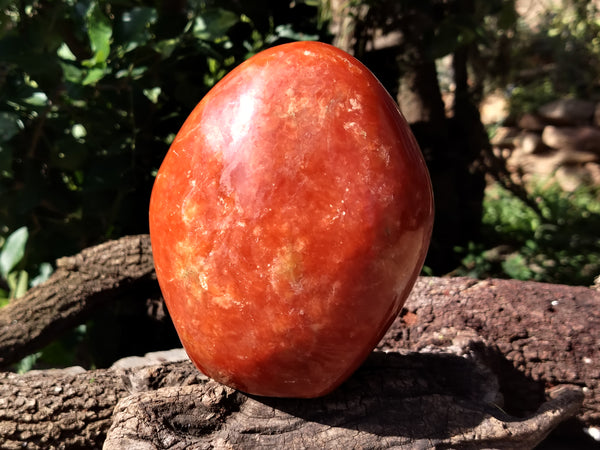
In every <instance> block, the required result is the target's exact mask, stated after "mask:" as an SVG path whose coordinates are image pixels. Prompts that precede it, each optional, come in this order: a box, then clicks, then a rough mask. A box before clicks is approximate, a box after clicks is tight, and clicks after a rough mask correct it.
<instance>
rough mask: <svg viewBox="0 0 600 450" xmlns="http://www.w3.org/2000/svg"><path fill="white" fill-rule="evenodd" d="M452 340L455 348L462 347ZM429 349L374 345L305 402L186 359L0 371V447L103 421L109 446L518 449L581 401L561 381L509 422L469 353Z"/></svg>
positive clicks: (37, 444) (84, 430)
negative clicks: (243, 386)
mask: <svg viewBox="0 0 600 450" xmlns="http://www.w3.org/2000/svg"><path fill="white" fill-rule="evenodd" d="M462 345H465V347H464V348H463V347H461V346H462ZM452 346H453V347H454V350H456V349H460V350H459V353H461V354H463V355H464V354H467V353H470V350H469V348H470V347H472V342H471V341H470V340H469V339H459V340H457V341H456V342H453V344H452ZM436 350H437V353H428V352H423V353H414V352H408V353H401V352H391V353H383V352H375V353H373V354H372V355H371V357H370V358H369V359H368V360H367V362H366V363H365V364H364V365H363V366H362V367H361V368H360V369H359V370H358V371H357V372H356V374H355V375H353V376H352V377H351V378H350V379H349V380H348V381H347V382H346V383H344V384H343V385H342V387H341V388H339V389H338V390H336V391H335V392H334V393H332V394H330V395H329V396H326V397H323V398H320V399H314V400H295V399H273V398H261V397H252V396H247V395H245V394H242V393H240V392H237V391H234V390H232V389H229V388H226V387H223V386H221V385H219V384H218V383H216V382H213V381H208V382H207V380H208V379H207V378H206V377H205V376H203V375H202V374H201V373H200V372H199V371H197V370H196V369H195V368H194V367H193V366H192V364H191V363H190V362H189V361H183V362H178V363H166V364H162V365H159V366H145V367H141V368H134V369H120V368H112V369H102V370H95V371H83V370H82V369H80V370H74V369H70V370H68V371H60V370H59V371H39V372H32V373H29V374H25V375H16V374H11V373H3V374H0V448H3V449H4V448H5V449H17V448H23V447H26V448H29V449H53V448H100V446H101V445H102V443H103V442H104V438H105V436H106V433H107V430H108V428H109V427H111V429H110V431H108V437H107V439H106V441H105V442H104V448H105V449H108V450H110V449H115V448H119V449H132V448H255V447H256V446H257V445H260V446H262V447H267V448H268V447H271V448H355V447H356V446H357V445H358V446H362V447H363V448H388V447H390V446H395V447H396V448H431V447H432V446H433V445H440V446H450V447H452V448H481V447H482V446H483V447H486V448H520V449H527V448H533V447H534V446H535V445H536V444H537V443H539V442H540V441H541V440H542V439H543V438H544V437H545V436H546V435H547V434H548V433H549V432H550V431H551V430H552V429H553V428H554V427H555V426H556V425H557V424H558V423H559V422H561V421H563V420H565V419H567V418H569V417H572V416H574V415H575V414H576V413H577V411H578V410H579V408H580V406H581V401H582V395H581V392H580V391H579V389H578V388H575V387H570V386H563V387H561V388H557V389H556V390H555V391H553V392H551V393H549V400H548V402H546V403H544V404H543V405H542V406H541V407H540V408H539V410H538V411H536V412H535V413H533V414H532V415H531V416H529V417H527V418H524V419H519V420H516V418H514V417H511V416H509V415H508V414H506V413H505V412H504V411H503V410H502V409H501V407H500V405H501V402H502V398H501V396H500V395H499V391H498V382H497V379H496V377H495V375H494V374H493V373H492V372H491V371H490V370H489V369H488V368H487V367H485V366H484V365H483V364H481V361H479V360H478V359H477V356H472V357H468V358H465V357H464V356H459V355H457V354H453V353H445V352H444V350H443V349H441V348H436ZM473 355H476V354H475V353H473ZM119 399H120V402H119V403H118V405H117V408H116V410H115V413H114V415H113V409H114V407H115V404H116V403H117V401H118V400H119ZM111 424H112V426H111Z"/></svg>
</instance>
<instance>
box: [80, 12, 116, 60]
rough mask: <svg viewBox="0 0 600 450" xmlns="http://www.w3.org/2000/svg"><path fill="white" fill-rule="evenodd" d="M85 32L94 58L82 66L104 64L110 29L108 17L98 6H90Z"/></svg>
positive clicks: (108, 48)
mask: <svg viewBox="0 0 600 450" xmlns="http://www.w3.org/2000/svg"><path fill="white" fill-rule="evenodd" d="M86 22H87V31H88V37H89V39H90V46H91V47H92V51H93V52H94V57H93V58H91V59H89V60H87V61H84V62H83V64H84V65H87V66H88V67H93V66H95V65H98V64H102V63H104V62H106V60H107V59H108V55H109V53H110V39H111V37H112V27H111V23H110V20H109V19H108V17H106V16H105V15H104V13H103V12H102V11H101V10H100V6H98V5H97V4H92V6H91V7H90V9H89V10H88V12H87V14H86Z"/></svg>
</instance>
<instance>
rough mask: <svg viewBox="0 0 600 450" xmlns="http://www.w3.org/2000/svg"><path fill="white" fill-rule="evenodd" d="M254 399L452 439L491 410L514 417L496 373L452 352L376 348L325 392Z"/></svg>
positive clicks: (300, 412)
mask: <svg viewBox="0 0 600 450" xmlns="http://www.w3.org/2000/svg"><path fill="white" fill-rule="evenodd" d="M251 398H252V399H254V400H255V401H257V402H260V403H263V404H264V405H267V406H269V407H271V408H273V409H276V410H279V411H282V412H284V413H286V414H289V415H291V416H294V417H298V418H301V419H302V420H305V421H308V422H318V423H321V424H323V425H326V426H328V427H336V428H337V427H342V428H346V429H351V430H356V431H359V432H365V433H369V434H375V435H379V436H405V437H407V438H409V439H421V438H439V439H444V438H448V437H450V436H454V435H455V434H457V433H461V432H463V431H464V430H465V429H472V428H475V427H477V425H479V424H480V423H481V421H482V420H483V419H484V417H486V416H490V415H492V416H495V417H498V418H499V419H500V420H503V421H504V420H510V419H511V417H510V416H508V415H507V414H506V413H504V412H503V410H502V409H501V408H500V403H501V397H499V386H498V383H497V380H496V377H495V376H494V375H493V373H491V372H490V371H489V370H487V368H485V367H484V366H482V365H480V364H478V363H476V362H475V361H474V360H472V359H469V358H464V357H461V356H457V355H454V354H450V353H407V354H402V353H395V352H394V353H384V352H373V353H372V354H371V355H370V356H369V358H368V359H367V360H366V361H365V363H364V364H363V365H362V366H361V367H360V368H359V369H358V370H357V371H356V373H355V374H354V375H353V376H352V377H350V379H348V380H347V381H346V382H345V383H344V384H343V385H342V386H340V387H339V388H338V389H336V390H335V391H334V392H332V393H331V394H329V395H327V396H324V397H321V398H317V399H309V400H304V399H281V398H266V397H257V396H251Z"/></svg>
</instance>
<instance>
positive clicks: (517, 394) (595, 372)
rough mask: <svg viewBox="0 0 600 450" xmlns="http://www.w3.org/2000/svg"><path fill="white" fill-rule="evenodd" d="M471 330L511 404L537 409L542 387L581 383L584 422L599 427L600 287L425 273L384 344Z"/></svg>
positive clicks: (431, 341) (427, 340)
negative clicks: (428, 274)
mask: <svg viewBox="0 0 600 450" xmlns="http://www.w3.org/2000/svg"><path fill="white" fill-rule="evenodd" d="M448 329H455V330H473V331H474V332H475V333H476V334H477V335H478V336H480V337H481V338H482V339H483V340H484V341H486V342H489V343H490V344H493V345H491V346H489V347H487V348H485V349H482V351H485V353H486V354H487V358H488V364H489V365H491V366H492V367H493V369H494V371H495V372H496V373H497V374H498V376H499V378H500V384H501V391H502V392H503V394H504V396H505V408H506V409H507V410H508V411H510V412H511V413H512V414H515V415H526V414H528V413H531V412H532V410H533V409H535V408H536V405H539V404H540V402H541V401H542V400H543V396H544V390H547V389H549V388H551V387H553V386H556V385H559V384H575V385H578V386H582V387H583V390H584V393H585V397H586V399H585V402H584V408H583V410H582V412H581V414H580V415H579V416H578V417H579V419H581V420H582V422H583V423H584V424H586V425H588V426H589V425H594V426H598V425H600V292H599V291H597V290H594V289H589V288H586V287H575V286H564V285H553V284H546V283H535V282H520V281H515V280H496V279H492V280H485V281H479V280H473V279H468V278H421V279H419V281H418V282H417V285H416V286H415V289H413V292H412V293H411V296H410V298H409V300H408V301H407V303H406V307H405V308H404V310H403V311H402V312H401V314H400V317H399V318H398V320H396V322H395V323H394V324H393V325H392V327H391V328H390V330H389V331H388V333H387V335H386V336H385V337H384V339H383V340H382V342H381V343H380V348H382V349H397V348H406V349H411V350H415V351H418V350H420V349H422V348H425V347H427V346H430V345H436V344H438V343H440V342H443V341H444V340H445V339H448V336H446V333H447V332H448ZM450 334H451V333H450Z"/></svg>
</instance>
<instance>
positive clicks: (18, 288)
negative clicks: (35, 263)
mask: <svg viewBox="0 0 600 450" xmlns="http://www.w3.org/2000/svg"><path fill="white" fill-rule="evenodd" d="M6 281H7V283H8V287H9V288H10V294H9V297H10V298H11V299H13V298H19V297H22V296H23V295H24V294H25V292H27V289H28V288H29V275H28V274H27V272H25V271H24V270H18V271H16V272H11V273H10V274H8V277H7V279H6Z"/></svg>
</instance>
